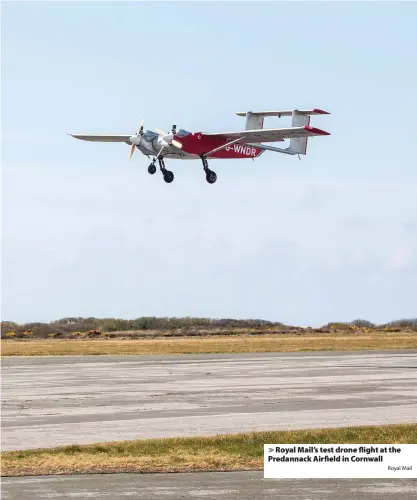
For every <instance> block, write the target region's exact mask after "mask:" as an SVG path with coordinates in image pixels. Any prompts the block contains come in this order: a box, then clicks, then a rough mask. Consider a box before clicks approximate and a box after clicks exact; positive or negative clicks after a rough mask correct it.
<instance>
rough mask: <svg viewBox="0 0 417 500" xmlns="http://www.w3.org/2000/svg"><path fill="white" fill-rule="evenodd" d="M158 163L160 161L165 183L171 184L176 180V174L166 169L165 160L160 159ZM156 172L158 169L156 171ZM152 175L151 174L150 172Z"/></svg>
mask: <svg viewBox="0 0 417 500" xmlns="http://www.w3.org/2000/svg"><path fill="white" fill-rule="evenodd" d="M158 161H159V168H160V170H161V172H162V176H163V178H164V181H165V182H166V183H167V184H170V183H171V182H172V181H173V180H174V174H173V173H172V172H171V170H167V169H166V168H165V163H164V159H163V158H162V157H161V158H158ZM155 170H156V169H155ZM148 171H149V168H148ZM149 173H150V172H149Z"/></svg>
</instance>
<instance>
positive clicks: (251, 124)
mask: <svg viewBox="0 0 417 500" xmlns="http://www.w3.org/2000/svg"><path fill="white" fill-rule="evenodd" d="M263 127H264V116H263V115H259V114H253V113H252V111H248V112H247V113H246V125H245V130H259V129H261V128H263Z"/></svg>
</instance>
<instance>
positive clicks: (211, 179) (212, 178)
mask: <svg viewBox="0 0 417 500" xmlns="http://www.w3.org/2000/svg"><path fill="white" fill-rule="evenodd" d="M201 161H202V162H203V168H204V172H205V173H206V181H207V182H208V183H209V184H214V183H215V182H216V181H217V174H216V172H213V170H210V169H209V166H208V161H207V158H206V157H205V156H204V155H202V156H201Z"/></svg>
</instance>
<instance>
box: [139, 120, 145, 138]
mask: <svg viewBox="0 0 417 500" xmlns="http://www.w3.org/2000/svg"><path fill="white" fill-rule="evenodd" d="M144 121H145V120H142V121H141V122H140V126H139V131H138V135H142V134H143V122H144Z"/></svg>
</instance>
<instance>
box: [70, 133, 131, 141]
mask: <svg viewBox="0 0 417 500" xmlns="http://www.w3.org/2000/svg"><path fill="white" fill-rule="evenodd" d="M68 135H70V136H72V137H75V139H81V140H82V141H90V142H129V139H130V138H131V137H132V134H129V135H110V134H107V135H91V134H68Z"/></svg>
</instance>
